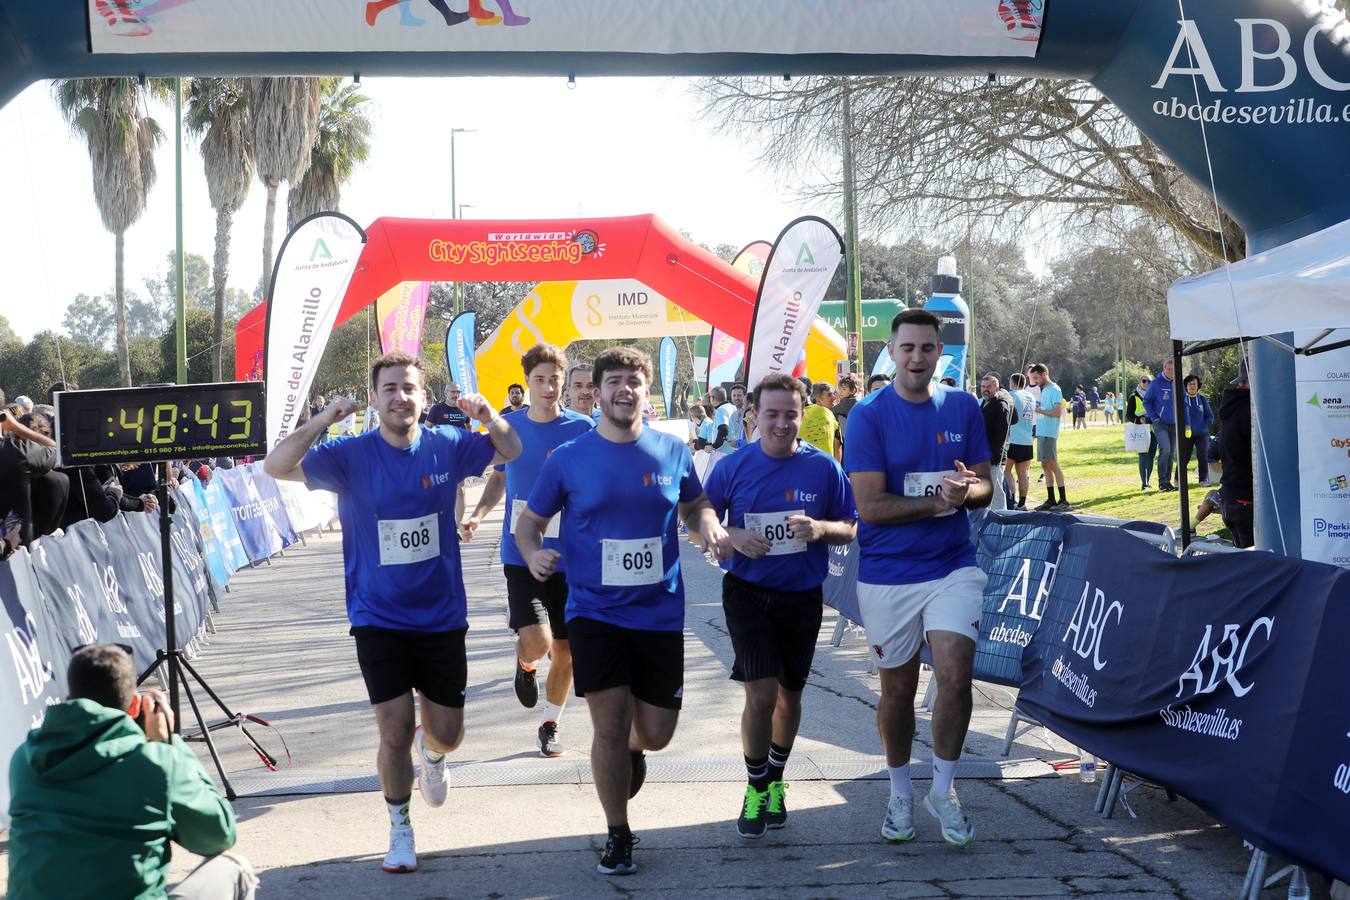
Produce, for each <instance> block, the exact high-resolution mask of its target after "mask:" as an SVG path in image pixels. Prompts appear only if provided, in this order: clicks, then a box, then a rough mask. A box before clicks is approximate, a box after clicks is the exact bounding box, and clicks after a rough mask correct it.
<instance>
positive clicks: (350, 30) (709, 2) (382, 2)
mask: <svg viewBox="0 0 1350 900" xmlns="http://www.w3.org/2000/svg"><path fill="white" fill-rule="evenodd" d="M451 5H454V6H459V5H460V4H446V3H435V4H433V3H430V2H421V0H402V2H399V0H373V2H366V3H361V2H354V3H336V2H333V0H139V2H138V0H128V2H125V3H123V2H118V3H114V2H112V0H106V2H105V0H86V6H87V9H88V16H89V43H90V47H91V49H92V50H93V52H94V53H275V52H372V53H376V52H390V51H394V52H408V51H478V52H498V53H500V52H535V51H544V52H555V53H556V52H562V53H587V54H593V53H632V54H668V53H682V54H683V53H756V54H818V53H848V54H916V55H925V56H927V55H937V56H1000V57H1030V56H1034V55H1035V53H1036V46H1037V42H1038V40H1039V38H1040V25H1041V18H1042V14H1043V11H1042V7H1043V2H1042V0H1029V2H1028V3H1026V4H1025V5H1024V7H1025V8H1023V9H1019V8H1018V6H1017V5H1016V4H1014V3H1012V2H1008V0H851V2H848V3H841V2H838V0H738V2H735V3H728V2H726V0H486V2H483V3H477V2H475V3H470V4H468V6H469V9H468V10H467V11H465V12H460V11H457V10H453V9H451V8H450V6H451ZM483 26H491V27H483Z"/></svg>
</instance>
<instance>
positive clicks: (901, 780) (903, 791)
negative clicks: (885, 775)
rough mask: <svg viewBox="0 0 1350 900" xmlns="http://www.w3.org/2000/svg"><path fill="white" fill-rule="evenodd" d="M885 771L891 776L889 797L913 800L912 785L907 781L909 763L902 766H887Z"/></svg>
mask: <svg viewBox="0 0 1350 900" xmlns="http://www.w3.org/2000/svg"><path fill="white" fill-rule="evenodd" d="M886 771H887V772H889V773H890V774H891V796H892V797H903V798H905V799H906V800H908V799H911V798H913V796H914V785H912V784H911V783H910V781H909V763H905V764H904V765H903V766H887V767H886Z"/></svg>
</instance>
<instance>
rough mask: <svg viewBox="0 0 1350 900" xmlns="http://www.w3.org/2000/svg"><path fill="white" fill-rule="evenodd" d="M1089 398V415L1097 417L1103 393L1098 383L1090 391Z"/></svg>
mask: <svg viewBox="0 0 1350 900" xmlns="http://www.w3.org/2000/svg"><path fill="white" fill-rule="evenodd" d="M1087 399H1088V415H1089V416H1090V417H1091V418H1093V419H1095V418H1097V408H1098V407H1099V406H1101V405H1102V395H1101V393H1100V392H1099V391H1098V390H1097V385H1095V384H1094V385H1092V389H1091V390H1089V391H1088V395H1087Z"/></svg>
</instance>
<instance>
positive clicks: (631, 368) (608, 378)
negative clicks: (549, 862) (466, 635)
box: [516, 347, 733, 875]
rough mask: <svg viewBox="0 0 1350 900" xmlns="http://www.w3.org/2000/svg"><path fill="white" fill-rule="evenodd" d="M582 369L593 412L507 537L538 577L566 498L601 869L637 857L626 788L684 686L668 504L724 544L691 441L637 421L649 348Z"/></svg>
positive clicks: (550, 565)
mask: <svg viewBox="0 0 1350 900" xmlns="http://www.w3.org/2000/svg"><path fill="white" fill-rule="evenodd" d="M592 380H593V382H594V383H595V385H596V386H597V387H598V388H599V391H600V414H601V415H600V424H599V425H597V426H596V427H595V428H594V429H593V430H591V431H588V432H587V433H585V434H583V435H581V436H580V437H578V438H576V439H575V440H573V441H571V442H570V443H568V444H564V445H563V446H561V447H559V448H558V449H557V450H555V451H553V454H552V455H551V456H550V457H549V458H548V460H547V461H546V462H545V463H544V467H543V469H541V470H540V472H539V477H538V478H537V479H536V480H535V483H534V490H533V491H532V492H531V493H530V499H529V503H528V504H527V506H526V508H525V510H524V512H523V514H522V515H521V517H520V519H519V521H518V524H517V525H516V547H517V549H518V550H519V551H520V555H521V556H522V558H524V559H525V560H526V561H527V562H528V563H529V567H530V572H531V573H532V574H533V575H534V577H535V578H537V579H538V580H540V581H545V580H547V579H548V578H549V576H551V575H552V574H553V572H554V570H555V568H556V567H557V564H558V559H559V555H560V554H559V552H558V551H557V550H551V549H548V548H547V547H545V546H544V544H543V536H544V532H545V529H546V528H547V527H548V522H549V520H550V519H551V518H553V516H554V515H556V514H557V513H558V512H559V511H561V512H562V523H561V526H560V531H561V537H562V547H563V550H562V555H563V556H565V557H566V559H567V588H568V595H567V634H568V641H569V643H570V644H571V649H572V672H573V680H574V682H575V685H576V693H577V696H579V697H585V698H586V705H587V707H588V708H589V709H590V713H591V725H592V728H593V731H594V737H593V739H592V742H591V773H592V776H593V777H594V780H595V790H596V793H597V794H599V796H600V805H601V806H602V807H604V811H605V821H606V823H607V824H608V826H609V837H608V841H607V843H606V845H605V851H604V855H603V856H602V857H601V859H600V864H599V865H598V866H597V870H598V871H599V872H601V873H602V874H605V875H627V874H629V873H632V872H636V871H637V867H636V866H635V865H634V864H633V844H634V843H635V842H636V839H635V838H634V837H633V833H632V831H630V830H629V827H628V800H629V799H630V798H632V797H633V796H634V795H635V794H636V793H637V792H638V789H639V788H641V786H642V781H643V779H644V777H645V776H646V767H647V764H646V761H645V759H644V757H643V752H644V751H646V750H660V749H661V748H662V747H665V746H666V745H667V744H668V743H670V739H671V737H672V736H673V735H674V733H675V724H676V721H677V720H678V718H679V710H680V701H681V698H682V697H683V696H684V633H683V632H684V583H683V580H682V579H681V577H680V547H679V538H678V536H677V535H676V528H677V524H678V523H677V514H678V519H683V520H684V522H685V524H686V525H687V526H688V528H689V533H690V534H691V535H697V536H698V537H699V539H700V541H701V542H702V545H703V546H704V547H705V548H707V549H713V550H715V551H716V552H717V554H718V556H719V557H721V558H722V559H725V558H727V557H728V556H730V555H731V553H732V552H733V548H732V544H731V538H730V536H728V535H727V533H726V530H725V529H723V528H722V526H721V524H720V523H719V522H718V521H717V515H716V514H715V513H714V512H713V510H712V507H711V506H709V505H708V498H707V497H706V496H705V495H704V493H703V486H702V485H701V484H700V483H699V480H698V476H697V475H695V474H694V464H693V460H692V458H691V457H690V455H689V449H688V447H686V446H685V445H684V443H682V442H681V441H680V440H679V439H678V438H676V437H674V436H672V435H668V434H665V433H663V432H660V431H657V430H656V429H654V428H646V427H644V425H643V421H642V407H643V404H645V403H646V402H647V398H648V394H649V392H650V385H651V382H652V362H651V359H650V358H649V357H648V356H647V355H646V354H645V353H642V352H641V351H638V350H634V349H632V348H630V347H614V348H612V349H610V350H606V351H605V352H603V353H601V354H600V355H599V356H598V357H596V360H595V367H594V369H593V378H592Z"/></svg>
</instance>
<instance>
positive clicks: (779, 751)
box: [769, 742, 792, 784]
mask: <svg viewBox="0 0 1350 900" xmlns="http://www.w3.org/2000/svg"><path fill="white" fill-rule="evenodd" d="M791 752H792V748H791V747H780V746H778V745H777V744H775V743H773V742H770V743H769V783H770V784H772V783H773V782H775V781H782V780H783V770H784V769H785V768H787V761H788V754H789V753H791Z"/></svg>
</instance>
